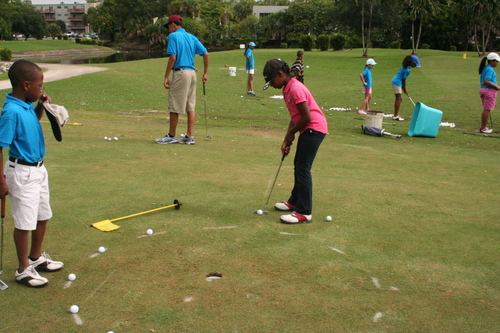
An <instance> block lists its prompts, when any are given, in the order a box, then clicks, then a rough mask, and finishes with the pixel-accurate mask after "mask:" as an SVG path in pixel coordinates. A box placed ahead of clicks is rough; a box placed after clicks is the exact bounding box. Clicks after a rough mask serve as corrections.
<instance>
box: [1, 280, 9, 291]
mask: <svg viewBox="0 0 500 333" xmlns="http://www.w3.org/2000/svg"><path fill="white" fill-rule="evenodd" d="M7 288H9V286H8V285H7V283H5V282H3V281H2V280H0V290H5V289H7Z"/></svg>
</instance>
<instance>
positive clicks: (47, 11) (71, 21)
mask: <svg viewBox="0 0 500 333" xmlns="http://www.w3.org/2000/svg"><path fill="white" fill-rule="evenodd" d="M99 4H100V3H99V2H96V3H77V2H73V3H72V4H65V3H64V2H61V3H60V4H57V5H55V4H48V5H33V7H34V8H35V10H37V11H39V12H41V13H43V15H44V18H45V22H47V24H51V23H54V22H55V21H57V20H61V21H63V22H64V23H66V30H67V32H68V33H72V34H73V35H83V34H90V33H92V31H91V29H90V26H89V25H88V24H85V23H84V21H83V16H84V14H86V13H87V12H88V9H89V8H90V7H96V6H97V5H99Z"/></svg>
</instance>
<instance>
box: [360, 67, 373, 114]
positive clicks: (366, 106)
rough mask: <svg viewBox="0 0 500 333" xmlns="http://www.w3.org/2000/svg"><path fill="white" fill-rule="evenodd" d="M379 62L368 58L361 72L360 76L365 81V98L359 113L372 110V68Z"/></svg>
mask: <svg viewBox="0 0 500 333" xmlns="http://www.w3.org/2000/svg"><path fill="white" fill-rule="evenodd" d="M376 64H377V63H376V62H375V60H373V59H368V60H367V61H366V66H365V69H364V70H363V71H362V72H361V74H359V78H360V79H361V82H362V83H363V94H365V98H364V99H363V103H361V108H360V109H359V111H358V113H359V114H366V111H368V110H370V101H371V99H372V72H371V69H372V68H373V66H375V65H376Z"/></svg>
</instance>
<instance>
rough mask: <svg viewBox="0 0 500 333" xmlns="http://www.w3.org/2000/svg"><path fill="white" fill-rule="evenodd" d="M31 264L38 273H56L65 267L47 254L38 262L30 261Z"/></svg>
mask: <svg viewBox="0 0 500 333" xmlns="http://www.w3.org/2000/svg"><path fill="white" fill-rule="evenodd" d="M29 262H30V265H31V266H33V268H34V269H36V270H37V271H45V272H56V271H58V270H60V269H62V268H63V267H64V264H63V263H62V262H61V261H55V260H52V259H51V258H50V256H49V255H48V254H47V253H45V252H44V253H43V254H42V255H41V256H40V258H38V259H37V260H35V261H33V260H31V259H29Z"/></svg>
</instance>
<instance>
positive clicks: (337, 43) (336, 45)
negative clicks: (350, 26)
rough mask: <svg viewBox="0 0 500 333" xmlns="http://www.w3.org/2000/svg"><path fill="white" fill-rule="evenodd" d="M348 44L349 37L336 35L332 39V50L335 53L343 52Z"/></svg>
mask: <svg viewBox="0 0 500 333" xmlns="http://www.w3.org/2000/svg"><path fill="white" fill-rule="evenodd" d="M346 42H347V37H346V36H345V35H343V34H335V35H333V36H332V38H331V39H330V43H331V45H332V48H333V49H334V50H335V51H339V50H343V49H344V48H345V44H346Z"/></svg>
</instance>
